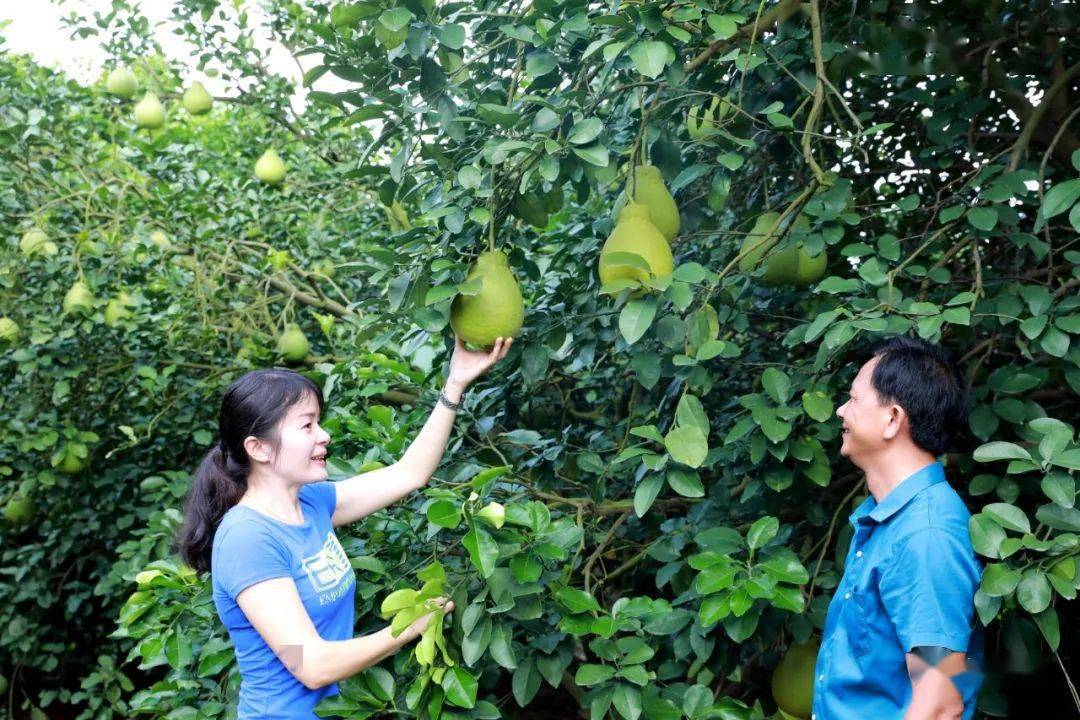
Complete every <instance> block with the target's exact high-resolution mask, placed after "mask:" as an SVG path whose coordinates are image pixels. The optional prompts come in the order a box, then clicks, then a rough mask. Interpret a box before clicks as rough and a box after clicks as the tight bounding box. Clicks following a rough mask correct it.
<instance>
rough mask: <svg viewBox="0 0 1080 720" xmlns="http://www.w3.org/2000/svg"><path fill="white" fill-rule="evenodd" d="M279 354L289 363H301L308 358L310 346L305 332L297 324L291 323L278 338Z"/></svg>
mask: <svg viewBox="0 0 1080 720" xmlns="http://www.w3.org/2000/svg"><path fill="white" fill-rule="evenodd" d="M277 346H278V352H280V353H281V355H282V357H284V358H285V359H286V360H288V361H289V362H300V361H301V360H303V359H304V358H306V357H307V354H308V350H309V349H310V346H309V345H308V339H307V337H306V336H305V335H304V331H303V330H301V329H300V326H299V325H297V324H296V323H289V324H288V326H286V328H285V332H283V333H281V336H280V337H278V343H277Z"/></svg>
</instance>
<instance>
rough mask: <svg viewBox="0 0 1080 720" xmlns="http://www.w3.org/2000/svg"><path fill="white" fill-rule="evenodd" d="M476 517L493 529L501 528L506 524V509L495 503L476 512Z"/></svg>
mask: <svg viewBox="0 0 1080 720" xmlns="http://www.w3.org/2000/svg"><path fill="white" fill-rule="evenodd" d="M476 517H478V518H480V519H481V520H483V521H484V522H486V523H488V524H489V525H491V526H492V527H494V528H501V527H502V526H503V523H504V522H506V508H504V507H503V506H502V505H500V504H499V503H497V502H492V503H488V504H487V505H485V506H484V507H482V508H481V509H480V510H477V511H476Z"/></svg>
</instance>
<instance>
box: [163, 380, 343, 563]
mask: <svg viewBox="0 0 1080 720" xmlns="http://www.w3.org/2000/svg"><path fill="white" fill-rule="evenodd" d="M307 397H314V398H315V400H316V401H317V402H318V404H319V412H320V413H321V412H322V407H323V395H322V390H320V389H319V386H318V385H316V384H315V383H314V382H312V381H311V380H309V379H308V378H306V377H304V376H303V375H301V374H299V373H296V372H293V371H292V370H280V369H277V368H274V369H270V370H253V371H251V372H249V373H246V374H245V375H243V376H241V377H240V378H238V379H237V380H236V381H235V382H234V383H233V384H232V385H230V386H229V389H228V390H226V391H225V396H224V397H223V398H222V400H221V410H220V412H219V414H218V429H219V430H220V432H221V442H220V443H219V444H218V445H216V446H215V447H214V448H213V449H212V450H210V452H208V453H207V454H206V455H205V456H204V457H203V459H202V462H200V463H199V467H198V469H197V470H195V476H194V478H193V479H192V483H191V487H190V488H189V489H188V495H187V499H186V500H185V501H184V523H183V525H182V526H181V527H180V532H179V534H178V535H177V537H176V546H177V550H178V551H179V552H180V557H181V559H182V560H183V561H184V562H185V563H186V564H187V565H188V566H189V567H191V568H193V569H194V570H195V571H197V572H200V573H201V572H207V571H208V570H210V569H211V568H210V556H211V552H212V550H213V547H214V534H215V533H216V532H217V528H218V524H219V523H221V519H222V518H223V517H225V513H226V512H228V511H229V509H230V508H231V507H233V506H234V505H236V504H237V503H238V502H240V498H242V497H243V496H244V492H245V491H246V490H247V481H248V473H249V472H250V471H251V458H250V457H249V456H248V454H247V449H246V448H245V447H244V442H245V441H246V440H247V438H249V437H255V438H257V439H259V440H261V441H263V442H267V443H269V444H270V445H272V446H273V447H275V448H276V447H277V445H278V442H279V441H280V427H279V423H280V422H281V421H282V420H283V419H284V418H285V416H286V415H287V414H288V412H289V408H291V407H292V406H293V405H295V404H296V403H298V402H300V401H301V400H303V399H304V398H307Z"/></svg>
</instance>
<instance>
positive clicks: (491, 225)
mask: <svg viewBox="0 0 1080 720" xmlns="http://www.w3.org/2000/svg"><path fill="white" fill-rule="evenodd" d="M488 250H489V251H491V252H494V251H495V166H494V165H492V166H491V197H490V198H488Z"/></svg>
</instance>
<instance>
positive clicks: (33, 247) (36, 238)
mask: <svg viewBox="0 0 1080 720" xmlns="http://www.w3.org/2000/svg"><path fill="white" fill-rule="evenodd" d="M48 241H49V236H48V235H46V234H45V231H44V230H42V229H41V228H31V229H29V230H27V231H26V232H25V233H23V236H22V239H21V240H19V249H20V250H22V253H23V255H27V256H32V255H39V254H40V255H44V254H46V253H45V251H46V247H45V245H46V243H48ZM53 247H55V245H54V246H53Z"/></svg>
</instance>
